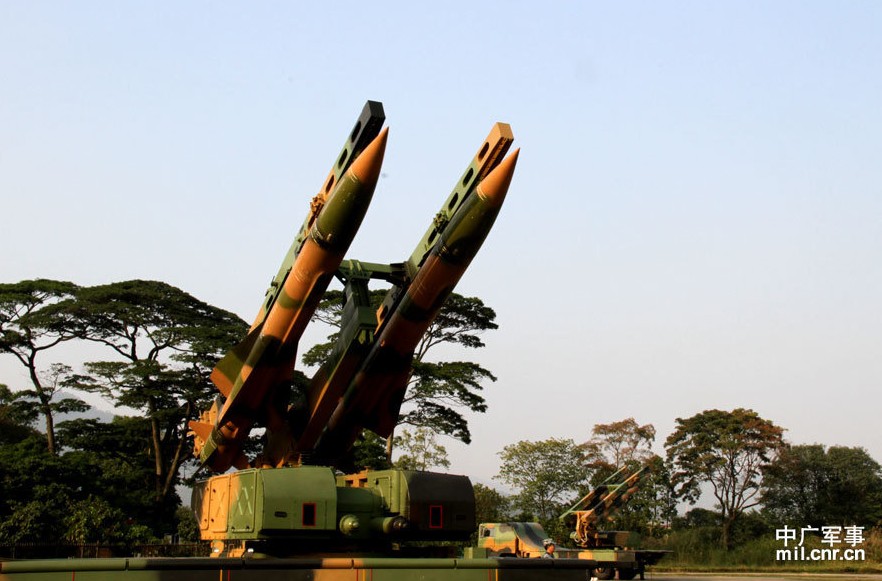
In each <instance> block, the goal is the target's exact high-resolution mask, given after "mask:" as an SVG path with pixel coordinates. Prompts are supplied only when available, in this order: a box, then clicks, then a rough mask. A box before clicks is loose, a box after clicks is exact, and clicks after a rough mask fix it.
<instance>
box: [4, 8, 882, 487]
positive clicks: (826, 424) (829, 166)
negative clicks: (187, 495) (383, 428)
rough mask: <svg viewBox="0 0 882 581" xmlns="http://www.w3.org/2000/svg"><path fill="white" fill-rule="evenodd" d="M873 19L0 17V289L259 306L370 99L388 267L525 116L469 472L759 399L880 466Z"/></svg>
mask: <svg viewBox="0 0 882 581" xmlns="http://www.w3.org/2000/svg"><path fill="white" fill-rule="evenodd" d="M880 29H882V4H880V3H878V2H871V1H863V2H862V1H849V2H820V1H799V2H795V1H781V2H759V1H738V2H735V1H717V2H704V1H701V2H699V1H695V2H689V1H683V2H676V3H673V2H672V3H661V2H650V1H645V2H629V1H625V2H615V3H605V2H604V3H602V2H592V1H587V0H579V1H572V2H564V1H562V2H546V3H537V2H526V1H516V0H514V1H506V2H501V1H490V2H437V3H412V2H374V3H369V4H365V3H352V2H344V1H341V2H334V3H317V2H316V3H305V2H304V3H295V2H271V1H267V2H260V3H234V2H216V1H215V2H208V1H193V2H189V3H179V2H137V1H135V2H110V1H105V2H90V1H82V2H76V3H70V2H68V3H59V2H44V1H39V0H38V1H33V2H20V1H19V2H15V1H11V0H0V208H2V218H3V219H2V226H0V241H2V242H0V248H2V256H3V258H2V260H0V282H17V281H20V280H24V279H30V278H53V279H61V280H70V281H73V282H76V283H78V284H81V285H93V284H103V283H109V282H114V281H122V280H129V279H153V280H162V281H165V282H168V283H170V284H173V285H175V286H177V287H179V288H181V289H183V290H185V291H187V292H189V293H191V294H192V295H194V296H196V297H198V298H200V299H202V300H204V301H206V302H209V303H211V304H213V305H215V306H218V307H222V308H224V309H227V310H230V311H233V312H235V313H237V314H239V315H240V316H241V317H243V318H244V319H246V320H248V321H250V320H252V318H253V317H254V315H255V314H256V312H257V309H258V307H259V305H260V303H261V300H262V298H263V294H264V291H265V289H266V286H267V284H268V283H269V281H270V280H271V278H272V276H273V275H274V274H275V272H276V270H277V269H278V266H279V262H280V261H281V259H282V257H283V256H284V254H285V252H286V251H287V249H288V247H289V245H290V244H291V241H292V239H293V237H294V235H295V233H296V231H297V229H298V228H299V226H300V224H301V223H302V221H303V218H304V216H305V215H306V212H307V208H308V203H309V200H310V199H311V197H312V196H313V195H314V194H315V193H316V192H318V190H319V189H320V187H321V185H322V182H323V180H324V178H325V176H326V175H327V172H328V170H329V168H330V166H331V164H332V163H333V162H334V160H335V158H336V155H337V153H338V152H339V150H340V148H341V147H342V145H343V141H344V139H345V137H346V136H347V134H348V132H349V130H350V129H351V126H352V124H353V123H354V121H355V119H356V117H357V116H358V114H359V112H360V111H361V108H362V106H363V104H364V102H365V101H366V100H367V99H372V100H378V101H381V102H382V103H383V104H384V108H385V112H386V117H387V125H388V126H389V127H390V136H389V143H388V146H387V150H386V156H385V162H384V166H383V174H382V178H381V180H380V182H379V185H378V187H377V191H376V193H375V195H374V199H373V202H372V205H371V208H370V210H369V212H368V216H367V218H366V220H365V221H364V223H363V225H362V228H361V230H360V231H359V234H358V237H357V238H356V241H355V243H354V244H353V246H352V247H351V250H350V254H349V256H350V257H352V258H357V259H360V260H366V261H371V262H397V261H401V260H403V259H404V258H405V257H406V256H409V255H410V253H411V251H412V250H413V248H414V246H415V245H416V243H417V242H418V240H419V239H420V237H421V236H422V234H423V232H424V231H425V230H426V228H428V226H429V223H430V221H431V219H432V217H433V216H434V214H435V213H436V212H437V210H438V208H439V207H440V205H441V203H442V202H443V201H444V200H445V199H446V197H447V195H448V193H449V192H450V191H451V188H452V187H453V185H454V184H455V182H456V181H457V180H458V178H459V177H460V175H461V174H462V172H463V170H464V169H465V167H466V166H467V165H468V163H469V161H470V160H471V157H472V156H473V155H474V153H475V151H477V148H478V147H479V146H480V144H481V143H482V140H483V139H484V137H485V136H486V135H487V133H488V132H489V131H490V129H491V127H492V125H493V123H495V122H497V121H503V122H507V123H509V124H510V125H511V127H512V130H513V132H514V135H515V146H517V147H521V148H522V151H521V155H520V158H519V161H518V167H517V171H516V173H515V177H514V180H513V182H512V185H511V188H510V190H509V194H508V197H507V199H506V203H505V206H504V207H503V209H502V212H501V213H500V216H499V218H498V220H497V222H496V225H495V227H494V229H493V231H492V232H491V234H490V236H489V238H488V240H487V242H486V243H485V245H484V247H483V248H482V250H481V252H480V254H479V255H478V257H477V258H476V259H475V261H474V262H473V263H472V265H471V267H470V269H469V271H468V272H467V273H466V275H465V276H464V277H463V279H462V281H461V282H460V284H459V286H458V287H457V291H458V292H460V293H461V294H464V295H467V296H478V297H481V298H482V299H483V300H484V302H485V303H486V304H488V305H489V306H491V307H492V308H494V309H495V311H496V313H497V322H498V324H499V330H497V331H493V332H489V333H487V334H485V335H484V336H483V338H484V340H485V342H486V347H485V348H484V349H482V350H480V351H474V352H468V351H467V352H450V353H449V354H447V353H446V354H445V355H449V356H451V357H456V358H463V359H465V358H469V359H471V360H475V361H478V362H480V363H481V364H482V365H484V366H485V367H487V368H488V369H489V370H491V371H492V372H493V373H494V374H495V375H496V376H497V377H498V381H497V382H495V383H493V384H488V385H487V386H486V389H485V396H486V398H487V402H488V405H489V409H488V411H487V413H486V414H479V415H473V416H470V425H471V430H472V436H473V438H472V439H473V441H472V444H471V445H469V446H465V445H462V444H459V443H457V442H454V441H451V440H444V441H443V442H442V443H443V444H444V445H445V446H446V447H447V450H448V452H449V453H450V459H451V467H450V471H451V472H454V473H459V474H468V475H469V476H471V477H472V478H473V481H476V482H482V483H485V484H491V485H498V484H499V483H498V481H495V480H492V478H493V476H494V475H495V474H496V473H497V469H498V465H499V458H498V452H499V451H501V450H502V448H503V447H504V446H506V445H509V444H513V443H515V442H517V441H519V440H533V441H535V440H544V439H547V438H552V437H556V438H572V439H574V440H575V441H577V442H582V441H585V440H587V439H588V438H590V436H591V429H592V427H593V426H594V425H595V424H598V423H609V422H613V421H618V420H621V419H624V418H627V417H633V418H635V419H636V420H637V421H638V422H639V423H640V424H646V423H651V424H653V425H654V426H655V427H656V430H657V433H658V437H657V440H656V443H655V449H656V451H657V452H659V453H663V451H664V448H663V445H664V439H665V438H666V437H667V436H668V435H669V434H670V433H671V432H672V431H673V429H674V427H675V421H676V418H686V417H690V416H692V415H694V414H696V413H699V412H701V411H703V410H706V409H724V410H731V409H735V408H738V407H744V408H750V409H753V410H755V411H757V412H758V413H759V414H760V415H761V416H763V417H765V418H767V419H769V420H771V421H773V422H774V423H776V424H777V425H779V426H781V427H783V428H785V429H786V430H787V431H786V432H785V437H786V438H787V439H788V440H789V441H790V442H792V443H794V444H811V443H822V444H826V445H844V446H862V447H865V448H866V449H867V450H868V451H869V452H870V454H871V455H873V456H874V457H875V458H876V459H877V460H878V461H882V437H880V430H879V420H878V416H879V410H880V409H882V395H880V392H882V390H880V383H882V163H880V162H879V159H880V153H879V152H882V107H880V105H879V104H880V103H882V64H880V63H882V35H880V34H879V31H880ZM321 336H322V333H317V332H316V331H314V330H313V331H308V332H307V334H306V335H305V336H304V343H305V345H304V347H303V348H302V350H304V351H305V348H306V347H307V346H308V344H309V343H310V342H311V341H314V340H315V339H316V338H319V337H321ZM49 362H50V361H46V362H44V363H45V364H46V365H47V366H48V363H49ZM25 381H26V378H25V375H24V373H23V369H22V368H19V367H17V364H16V363H15V362H14V361H12V360H11V359H10V358H8V357H6V358H0V383H7V384H8V385H10V386H11V387H14V388H15V387H21V388H23V387H25V385H24V382H25Z"/></svg>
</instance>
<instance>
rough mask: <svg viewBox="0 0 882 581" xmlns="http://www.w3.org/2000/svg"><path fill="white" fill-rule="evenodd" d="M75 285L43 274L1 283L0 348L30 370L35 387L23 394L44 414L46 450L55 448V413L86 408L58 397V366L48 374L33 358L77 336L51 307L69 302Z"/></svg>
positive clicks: (52, 451) (69, 322)
mask: <svg viewBox="0 0 882 581" xmlns="http://www.w3.org/2000/svg"><path fill="white" fill-rule="evenodd" d="M78 288H79V287H77V285H75V284H73V283H71V282H65V281H57V280H47V279H36V280H23V281H21V282H17V283H12V284H0V353H6V354H9V355H12V356H13V357H15V358H16V359H17V360H18V361H19V363H21V364H22V365H23V366H24V367H25V369H27V371H28V377H29V378H30V381H31V386H32V387H33V389H32V390H29V391H28V392H27V394H26V395H27V396H28V398H33V404H32V405H33V407H34V409H35V410H37V411H38V412H39V414H40V415H42V416H43V418H44V426H45V431H46V446H47V449H48V450H49V453H50V454H55V453H56V446H55V414H57V413H64V412H67V411H84V407H83V406H84V404H82V402H79V400H75V399H71V398H66V399H63V400H60V401H59V400H57V399H56V396H57V395H58V381H57V380H58V379H59V373H60V368H55V369H54V370H53V371H50V372H48V374H47V373H45V372H43V371H41V368H40V366H39V364H38V361H37V360H38V356H39V355H40V354H42V353H43V352H45V351H48V350H49V349H52V348H53V347H55V346H57V345H58V344H60V343H63V342H65V341H69V340H71V339H74V338H77V337H79V336H81V329H80V328H79V327H78V326H77V325H76V324H74V321H72V320H71V319H70V318H69V317H67V316H65V314H64V313H63V312H59V311H58V310H57V309H56V308H55V307H56V305H57V304H59V303H65V302H69V301H70V300H71V299H72V298H73V297H74V296H75V294H76V293H77V291H78ZM47 379H48V380H49V381H48V382H47ZM23 401H27V399H26V400H23Z"/></svg>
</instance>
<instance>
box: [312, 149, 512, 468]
mask: <svg viewBox="0 0 882 581" xmlns="http://www.w3.org/2000/svg"><path fill="white" fill-rule="evenodd" d="M518 153H519V152H518V151H515V152H514V153H513V154H512V155H511V156H509V157H508V158H507V159H505V160H504V161H502V162H501V163H499V164H498V166H497V167H496V168H494V169H493V170H492V171H491V172H490V173H489V174H488V175H487V176H486V177H485V178H484V179H483V180H482V181H481V182H480V183H478V184H477V186H476V187H475V189H474V192H473V193H472V194H471V195H469V196H468V197H467V198H466V199H465V200H464V201H462V205H461V206H460V207H459V208H458V209H457V210H456V212H455V213H454V214H453V216H452V218H451V219H450V221H449V223H447V224H446V225H445V226H444V228H443V230H441V231H440V235H439V236H438V237H437V240H436V241H435V244H434V246H433V247H432V250H431V251H430V252H429V253H428V254H427V255H426V256H425V258H424V260H423V261H422V263H421V265H420V266H419V269H418V271H417V273H416V275H415V276H414V277H413V280H412V282H411V283H410V284H409V285H408V286H407V288H406V290H405V291H404V293H403V294H402V296H401V298H400V300H399V301H398V303H397V304H396V305H395V307H394V309H392V310H391V311H390V313H389V314H387V315H386V316H382V315H381V323H380V327H379V329H378V331H377V337H376V340H375V342H374V345H373V347H372V348H371V351H370V353H369V354H368V356H367V358H366V359H365V362H364V365H363V366H362V367H361V369H360V370H359V371H358V372H357V373H356V375H355V378H354V379H353V381H352V384H351V385H350V386H349V388H348V389H347V390H346V393H345V395H344V397H343V399H342V400H341V401H340V403H339V404H338V405H337V406H336V409H335V410H334V412H333V413H332V415H331V417H330V418H329V419H328V422H327V428H326V429H325V431H324V432H323V434H322V436H321V438H320V439H319V441H318V443H317V445H316V454H317V456H318V457H319V458H324V459H333V458H334V457H335V456H336V455H337V454H339V453H340V452H341V451H345V450H347V449H348V448H349V447H350V446H351V444H352V443H353V442H354V441H355V439H356V438H357V437H358V435H359V433H360V432H361V430H362V429H363V428H367V429H370V430H372V431H374V432H376V433H377V434H379V435H380V436H383V437H387V436H389V435H390V434H391V433H392V430H393V428H394V427H395V424H396V423H397V421H398V415H399V410H400V407H401V402H402V400H403V398H404V394H405V391H406V389H407V382H408V379H409V377H410V365H411V360H412V358H413V353H414V350H415V348H416V346H417V344H418V343H419V341H420V339H421V338H422V336H423V335H424V334H425V332H426V330H427V329H428V327H429V325H430V324H431V323H432V321H433V320H434V318H435V316H436V315H437V314H438V311H439V310H440V309H441V306H442V305H443V304H444V301H445V300H446V299H447V297H448V296H449V295H450V293H451V292H452V291H453V288H454V287H455V285H456V283H457V282H458V281H459V279H460V277H461V276H462V275H463V273H464V272H465V270H466V268H467V267H468V266H469V264H470V263H471V261H472V259H473V258H474V257H475V255H476V254H477V252H478V250H479V249H480V247H481V245H482V244H483V242H484V239H485V238H486V237H487V234H488V233H489V232H490V229H491V228H492V226H493V223H494V221H495V219H496V216H497V214H498V213H499V209H500V208H501V206H502V202H503V200H504V199H505V195H506V193H507V192H508V187H509V185H510V183H511V179H512V176H513V174H514V169H515V165H516V164H517V159H518Z"/></svg>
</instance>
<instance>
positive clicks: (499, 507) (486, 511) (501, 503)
mask: <svg viewBox="0 0 882 581" xmlns="http://www.w3.org/2000/svg"><path fill="white" fill-rule="evenodd" d="M473 488H474V491H475V520H476V521H477V522H478V523H482V522H504V521H506V520H508V517H509V512H510V505H511V502H510V500H509V498H508V497H507V496H505V495H503V494H502V493H500V492H499V491H498V490H496V489H495V488H491V487H489V486H485V485H483V484H475V485H474V487H473Z"/></svg>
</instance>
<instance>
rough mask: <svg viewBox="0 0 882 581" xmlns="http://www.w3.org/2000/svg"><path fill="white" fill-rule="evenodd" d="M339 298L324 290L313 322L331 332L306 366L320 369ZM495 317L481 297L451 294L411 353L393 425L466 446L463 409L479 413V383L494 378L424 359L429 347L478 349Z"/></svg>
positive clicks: (462, 364)
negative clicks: (427, 431)
mask: <svg viewBox="0 0 882 581" xmlns="http://www.w3.org/2000/svg"><path fill="white" fill-rule="evenodd" d="M385 294H386V291H383V290H374V291H371V302H372V304H373V305H374V306H376V307H379V305H380V304H381V303H382V301H383V297H384V296H385ZM343 301H344V294H343V292H341V291H328V292H327V293H325V296H324V297H323V298H322V301H321V303H320V305H319V307H318V309H317V310H316V313H315V315H314V319H315V320H318V321H321V322H324V323H326V324H328V325H330V326H331V327H332V328H333V329H335V331H334V332H333V333H332V334H331V335H330V336H329V337H328V341H326V342H324V343H320V344H318V345H315V346H314V347H312V348H311V349H309V350H308V351H307V352H306V353H305V354H304V355H303V363H304V364H305V365H308V366H314V365H320V364H321V363H322V362H323V361H324V360H325V359H326V358H327V356H328V354H329V353H330V351H331V349H332V347H333V345H334V341H336V338H337V333H338V330H339V328H340V317H341V314H342V310H343ZM495 319H496V313H495V312H494V311H493V309H491V308H490V307H488V306H486V305H485V304H484V303H483V301H481V299H479V298H476V297H464V296H462V295H459V294H456V293H453V294H451V295H450V297H448V299H447V301H446V302H445V303H444V306H443V307H442V308H441V311H440V312H439V314H438V316H437V317H436V318H435V320H434V321H433V322H432V324H431V325H430V326H429V328H428V330H427V331H426V334H425V335H423V337H422V339H421V340H420V343H419V344H418V345H417V348H416V350H415V352H414V358H413V365H412V374H411V377H410V381H409V384H408V389H407V393H406V395H405V398H404V401H403V402H402V406H401V409H402V413H401V417H400V418H399V421H398V424H399V425H408V426H412V427H415V428H420V427H422V428H429V429H431V430H432V431H434V432H436V433H438V434H443V435H447V436H451V437H453V438H456V439H457V440H460V441H462V442H465V443H466V444H468V443H470V442H471V432H470V431H469V427H468V420H466V418H465V416H464V415H463V412H464V411H466V410H467V411H471V412H479V413H483V412H485V411H486V410H487V403H486V401H485V400H484V398H483V396H481V395H480V391H481V390H482V389H483V387H482V383H483V382H485V381H496V377H495V376H494V375H493V374H492V373H490V371H488V370H487V369H485V368H484V367H482V366H480V365H478V364H477V363H474V362H470V361H442V362H435V361H428V360H427V358H428V355H429V353H430V352H431V351H432V349H433V348H435V347H438V346H440V345H459V346H461V347H465V348H468V349H479V348H481V347H484V342H483V341H482V339H481V336H480V335H481V334H482V333H483V332H484V331H488V330H492V329H496V328H498V325H497V324H496V322H495ZM391 442H392V439H391V438H390V440H389V442H388V447H387V455H389V457H391Z"/></svg>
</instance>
